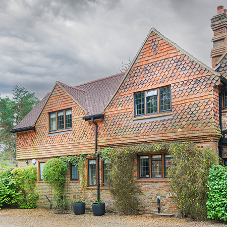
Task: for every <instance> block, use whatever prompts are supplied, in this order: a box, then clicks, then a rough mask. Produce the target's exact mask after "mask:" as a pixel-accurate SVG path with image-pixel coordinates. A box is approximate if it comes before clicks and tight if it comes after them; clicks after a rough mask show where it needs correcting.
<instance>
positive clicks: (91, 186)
mask: <svg viewBox="0 0 227 227" xmlns="http://www.w3.org/2000/svg"><path fill="white" fill-rule="evenodd" d="M89 160H95V162H96V164H95V167H96V168H95V170H96V171H95V172H96V183H95V185H90V184H89ZM87 186H88V187H95V186H97V158H96V157H95V158H92V157H91V158H88V159H87Z"/></svg>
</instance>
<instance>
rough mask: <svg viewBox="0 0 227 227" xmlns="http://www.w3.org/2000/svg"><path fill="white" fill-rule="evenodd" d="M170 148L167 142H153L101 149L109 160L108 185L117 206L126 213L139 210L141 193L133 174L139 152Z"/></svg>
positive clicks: (104, 157)
mask: <svg viewBox="0 0 227 227" xmlns="http://www.w3.org/2000/svg"><path fill="white" fill-rule="evenodd" d="M167 149H168V144H167V143H159V144H156V143H152V144H143V145H137V146H127V147H123V148H105V149H103V150H101V151H100V153H101V155H102V157H103V159H104V160H107V161H108V163H109V164H108V165H109V167H108V185H109V190H110V193H111V194H112V195H113V197H114V199H115V206H116V207H117V208H118V209H119V210H121V211H122V212H124V213H126V214H131V213H138V212H139V207H140V206H139V205H140V201H139V193H140V190H139V188H138V186H137V185H136V179H135V176H134V174H133V168H134V165H135V162H134V160H135V159H136V155H137V154H138V153H146V152H159V151H165V150H167Z"/></svg>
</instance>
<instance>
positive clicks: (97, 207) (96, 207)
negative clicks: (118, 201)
mask: <svg viewBox="0 0 227 227" xmlns="http://www.w3.org/2000/svg"><path fill="white" fill-rule="evenodd" d="M92 211H93V214H94V215H95V216H102V215H104V214H105V203H93V204H92Z"/></svg>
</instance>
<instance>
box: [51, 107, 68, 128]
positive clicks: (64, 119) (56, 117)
mask: <svg viewBox="0 0 227 227" xmlns="http://www.w3.org/2000/svg"><path fill="white" fill-rule="evenodd" d="M67 110H71V127H67V128H66V111H67ZM62 111H63V121H64V128H63V129H58V113H59V112H62ZM54 113H55V119H56V123H55V124H56V129H55V130H51V118H50V115H51V114H54ZM67 129H72V108H68V109H64V110H58V111H54V112H50V113H49V132H56V131H62V130H67Z"/></svg>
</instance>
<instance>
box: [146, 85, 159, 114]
mask: <svg viewBox="0 0 227 227" xmlns="http://www.w3.org/2000/svg"><path fill="white" fill-rule="evenodd" d="M146 99H147V101H146V102H147V113H148V114H149V113H157V112H158V101H157V100H158V99H157V89H154V90H150V91H147V92H146Z"/></svg>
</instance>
